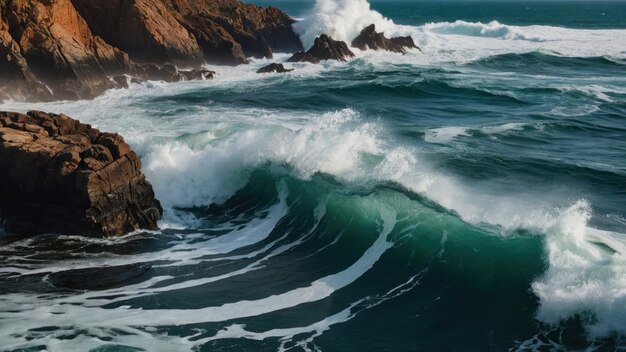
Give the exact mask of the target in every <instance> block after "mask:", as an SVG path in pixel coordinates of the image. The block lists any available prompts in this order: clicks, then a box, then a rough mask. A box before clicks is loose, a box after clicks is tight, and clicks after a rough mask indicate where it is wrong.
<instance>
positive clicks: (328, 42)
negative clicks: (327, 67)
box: [287, 34, 354, 63]
mask: <svg viewBox="0 0 626 352" xmlns="http://www.w3.org/2000/svg"><path fill="white" fill-rule="evenodd" d="M351 57H354V53H353V52H352V51H350V49H348V45H346V43H344V42H342V41H338V40H333V39H332V38H331V37H329V36H327V35H326V34H322V35H320V36H319V37H317V38H315V42H314V43H313V46H312V47H311V48H310V49H309V50H308V51H306V52H302V51H300V52H297V53H295V54H294V55H293V56H292V57H291V58H289V59H288V60H287V61H288V62H303V61H306V62H311V63H319V62H320V61H321V60H337V61H346V60H347V59H348V58H351Z"/></svg>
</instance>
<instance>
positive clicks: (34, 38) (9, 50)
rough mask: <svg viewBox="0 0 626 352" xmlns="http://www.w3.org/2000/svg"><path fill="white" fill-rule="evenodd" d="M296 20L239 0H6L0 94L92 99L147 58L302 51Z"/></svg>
mask: <svg viewBox="0 0 626 352" xmlns="http://www.w3.org/2000/svg"><path fill="white" fill-rule="evenodd" d="M292 23H293V20H292V19H291V18H289V16H287V15H286V14H285V13H283V12H282V11H280V10H277V9H275V8H272V7H270V8H267V9H266V8H262V7H258V6H254V5H246V4H242V3H240V2H239V1H236V0H199V1H192V0H107V1H102V0H0V99H7V98H11V99H17V100H50V99H81V98H93V97H95V96H96V95H98V94H100V93H102V92H103V91H104V90H106V89H109V88H114V87H119V86H120V84H119V82H120V80H119V79H112V78H113V77H114V76H116V75H121V74H127V75H131V76H137V77H140V78H144V79H145V78H147V79H153V77H150V76H149V75H146V72H149V70H146V69H145V67H144V66H145V64H157V65H166V64H174V65H176V66H177V67H179V68H198V67H199V66H201V65H202V64H203V63H204V62H205V61H206V62H209V63H216V64H227V65H237V64H242V63H247V57H248V56H255V57H271V56H272V51H273V50H278V51H296V50H301V48H302V44H301V42H300V39H299V38H298V36H297V35H296V34H295V33H294V32H293V30H292V28H291V24H292Z"/></svg>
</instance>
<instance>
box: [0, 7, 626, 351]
mask: <svg viewBox="0 0 626 352" xmlns="http://www.w3.org/2000/svg"><path fill="white" fill-rule="evenodd" d="M259 3H262V4H265V5H268V4H270V3H271V5H273V6H278V7H280V8H284V9H285V10H286V11H287V12H289V13H290V14H291V15H292V16H294V17H298V18H303V19H304V18H305V17H306V18H307V19H306V21H311V22H310V23H318V24H319V25H320V27H319V29H318V30H319V31H324V32H328V33H331V32H332V33H333V35H335V36H338V37H337V38H338V39H345V40H349V39H350V38H342V37H341V36H348V35H350V34H351V33H353V32H354V31H356V32H358V30H359V29H360V28H353V27H354V26H357V25H362V23H361V21H370V20H371V21H373V22H376V24H377V27H378V28H381V29H384V30H385V31H386V33H387V34H388V35H400V34H402V35H411V36H412V37H413V38H414V39H415V41H416V42H417V43H418V44H419V45H420V47H421V48H422V52H419V51H417V50H415V51H412V52H409V53H407V54H406V55H400V54H392V53H386V52H358V51H357V52H356V54H357V55H356V58H355V59H353V60H351V61H349V62H347V63H338V62H325V63H322V64H321V65H311V64H306V63H300V64H288V65H289V67H293V68H295V71H293V72H292V73H289V74H286V75H258V74H256V73H255V71H256V70H257V69H258V68H259V67H261V66H263V65H265V64H267V63H268V62H269V60H253V61H252V63H251V64H250V65H244V66H238V67H235V68H229V67H212V69H214V70H216V71H217V73H218V74H217V77H216V78H215V79H214V80H211V81H204V82H183V83H176V84H165V83H160V82H150V83H148V84H144V85H134V86H132V87H130V88H129V89H128V90H116V91H110V92H107V93H106V94H105V95H104V96H102V97H99V98H97V99H95V100H94V101H79V102H54V103H46V104H36V105H35V104H18V103H6V104H4V105H3V106H2V107H1V108H2V109H3V110H26V109H31V108H37V109H41V110H46V111H53V112H64V113H67V114H68V115H70V116H73V117H76V118H79V119H80V120H82V121H85V122H89V123H92V124H94V125H95V126H97V127H99V128H101V129H104V130H111V131H117V132H120V133H122V134H123V135H124V136H125V137H126V139H127V140H128V141H129V142H130V143H131V144H132V146H133V147H134V149H135V150H136V151H137V152H138V153H139V154H140V155H141V156H142V161H143V171H144V172H145V173H146V175H147V177H148V179H149V180H150V182H152V184H153V185H154V187H155V191H156V193H157V196H158V197H159V199H160V200H161V201H162V203H163V205H164V208H165V209H166V214H165V217H164V220H163V221H162V222H161V223H160V226H161V228H162V229H161V230H160V231H157V232H153V233H138V234H132V235H130V236H127V237H124V238H122V239H112V240H93V239H91V240H89V239H85V238H82V237H80V236H54V235H49V236H41V237H38V238H34V239H28V240H23V239H22V240H16V239H13V238H10V237H6V236H5V237H0V263H1V264H0V350H2V351H5V350H6V351H44V350H46V351H179V350H183V351H184V350H189V351H243V350H245V351H248V350H249V351H452V350H456V351H468V350H470V351H505V350H519V351H562V350H598V351H612V350H620V349H623V348H624V346H626V341H625V340H624V338H625V336H626V254H625V253H626V207H625V204H626V30H624V29H623V28H624V26H626V21H625V19H624V13H625V9H626V3H625V2H617V1H615V2H603V1H594V2H591V1H588V2H583V1H576V2H569V1H560V2H524V3H522V2H518V1H507V2H504V1H500V2H499V1H490V2H481V1H472V2H469V1H444V2H435V1H405V2H400V1H378V2H372V4H371V5H372V9H368V8H367V4H366V3H365V2H363V1H360V0H359V1H358V0H354V1H348V0H346V1H330V0H326V1H324V0H320V1H318V3H317V4H318V6H317V7H316V8H315V9H316V10H315V11H312V9H313V5H314V4H313V3H312V2H297V1H271V2H259ZM346 9H347V10H346ZM343 10H346V11H343ZM348 10H349V11H348ZM374 11H379V12H380V13H382V15H384V16H386V17H387V18H389V19H391V20H393V22H394V24H391V23H390V22H388V21H386V20H384V19H383V18H382V17H381V16H379V15H377V14H376V12H374ZM337 16H339V17H337ZM301 23H304V22H301ZM307 23H309V22H307ZM311 33H312V32H311ZM311 33H309V32H307V33H303V37H306V36H307V35H308V34H311ZM312 34H315V33H312ZM287 57H288V54H277V55H276V58H275V59H274V60H275V61H279V60H284V59H286V58H287Z"/></svg>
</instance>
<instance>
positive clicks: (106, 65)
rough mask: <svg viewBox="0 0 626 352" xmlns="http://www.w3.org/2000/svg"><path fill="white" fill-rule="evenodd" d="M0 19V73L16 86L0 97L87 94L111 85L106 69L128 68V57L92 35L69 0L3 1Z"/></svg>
mask: <svg viewBox="0 0 626 352" xmlns="http://www.w3.org/2000/svg"><path fill="white" fill-rule="evenodd" d="M0 23H2V24H0V28H1V29H0V33H2V34H0V36H2V44H1V45H0V47H1V49H0V50H2V51H3V52H7V54H8V55H2V57H0V71H2V72H3V73H4V72H12V73H9V77H8V78H9V81H12V82H14V83H17V86H18V87H20V89H17V90H15V91H14V90H13V89H7V91H5V94H2V95H3V96H7V97H11V98H16V99H32V98H39V99H44V100H45V99H49V98H51V97H52V96H53V97H54V98H61V99H77V98H91V97H94V96H96V95H98V94H100V93H102V92H103V91H104V90H106V89H109V88H112V87H113V83H112V81H111V80H109V78H108V77H107V73H108V74H119V73H123V72H124V71H126V70H128V69H129V65H130V60H129V58H128V56H127V55H126V54H125V53H123V52H121V51H120V50H118V49H115V48H113V47H111V46H110V45H108V44H107V43H105V42H104V41H103V40H102V39H100V38H98V37H96V36H94V35H93V34H92V33H91V31H90V30H89V27H88V26H87V23H86V22H85V21H84V20H83V19H82V17H81V16H80V15H79V14H78V12H77V11H76V10H75V8H74V6H73V5H72V3H71V1H70V0H55V1H35V0H4V1H3V4H2V17H1V18H0ZM11 76H12V77H11ZM5 77H7V76H5V75H4V74H3V76H2V78H3V82H2V84H3V85H4V84H6V83H5V82H4V79H5ZM46 86H47V87H49V88H50V91H49V90H48V89H47V88H46ZM29 88H32V89H33V91H32V92H28V89H29Z"/></svg>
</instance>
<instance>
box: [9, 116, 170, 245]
mask: <svg viewBox="0 0 626 352" xmlns="http://www.w3.org/2000/svg"><path fill="white" fill-rule="evenodd" d="M140 168H141V162H140V160H139V158H138V157H137V155H136V154H135V153H134V152H133V151H132V150H131V148H130V147H129V146H128V144H126V143H125V142H124V140H123V139H122V137H120V136H119V135H117V134H113V133H104V132H100V131H99V130H97V129H94V128H92V127H91V126H89V125H86V124H82V123H80V122H79V121H76V120H73V119H71V118H70V117H68V116H65V115H62V114H61V115H55V114H46V113H43V112H37V111H31V112H29V113H28V114H18V113H11V112H0V219H1V220H2V222H3V224H4V227H5V229H6V230H7V231H8V232H10V233H16V234H20V235H36V234H41V233H58V234H76V235H85V236H97V237H101V236H116V235H122V234H125V233H128V232H131V231H134V230H138V229H156V227H157V224H156V222H157V220H159V219H160V217H161V214H162V209H161V205H160V204H159V202H158V201H157V200H156V199H155V198H154V191H153V190H152V186H151V185H150V183H148V181H146V179H145V177H144V175H143V174H142V173H141V169H140Z"/></svg>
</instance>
